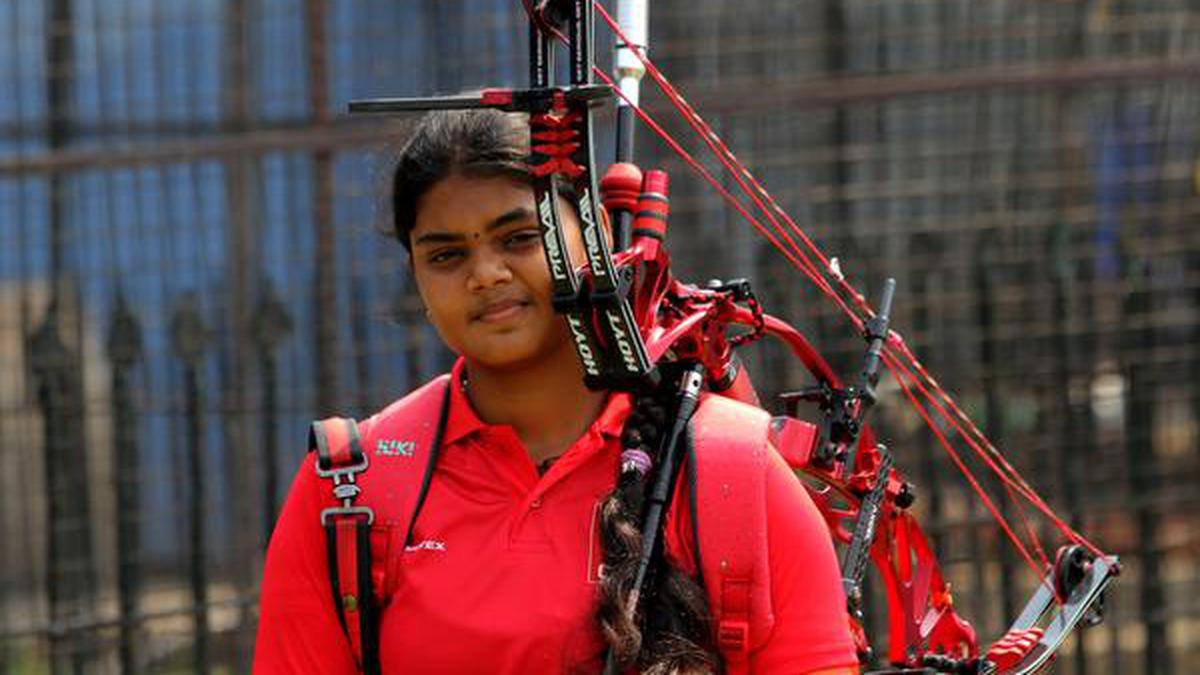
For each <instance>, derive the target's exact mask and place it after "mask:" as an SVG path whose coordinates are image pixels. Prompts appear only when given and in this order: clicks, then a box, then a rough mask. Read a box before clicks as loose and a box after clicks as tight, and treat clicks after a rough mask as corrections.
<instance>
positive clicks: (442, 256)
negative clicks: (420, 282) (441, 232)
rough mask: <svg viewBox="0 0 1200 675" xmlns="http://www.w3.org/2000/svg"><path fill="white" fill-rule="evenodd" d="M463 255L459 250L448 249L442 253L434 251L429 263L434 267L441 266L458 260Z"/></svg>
mask: <svg viewBox="0 0 1200 675" xmlns="http://www.w3.org/2000/svg"><path fill="white" fill-rule="evenodd" d="M461 255H462V251H459V250H457V249H446V250H442V251H434V252H433V253H431V254H430V255H429V262H430V263H432V264H434V265H441V264H445V263H448V262H450V261H452V260H455V259H457V258H458V257H459V256H461Z"/></svg>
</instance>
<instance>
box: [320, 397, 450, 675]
mask: <svg viewBox="0 0 1200 675" xmlns="http://www.w3.org/2000/svg"><path fill="white" fill-rule="evenodd" d="M448 381H449V378H448V377H446V376H442V377H439V378H437V379H435V380H433V381H432V382H430V383H428V384H426V385H425V386H423V387H421V388H420V389H418V390H416V391H414V392H412V393H411V394H409V395H408V396H405V397H404V398H403V399H401V400H400V401H397V402H396V403H393V404H392V405H391V406H389V407H388V408H387V409H385V410H384V411H383V412H381V413H379V414H377V415H375V416H373V417H371V418H370V419H369V420H365V421H364V422H363V424H362V425H361V426H362V429H363V430H364V434H363V436H364V437H360V434H359V428H360V427H359V425H358V424H356V423H355V422H354V420H351V419H346V418H337V417H331V418H328V419H325V420H320V421H318V422H313V424H312V430H311V432H310V435H309V450H310V452H315V453H316V461H315V468H316V471H317V475H318V476H320V477H321V478H325V479H327V480H330V481H332V483H333V485H332V488H333V500H334V503H335V504H336V505H334V506H330V507H328V508H326V509H324V510H322V511H321V525H322V527H323V528H324V529H325V537H326V545H327V550H328V561H329V577H330V586H331V587H332V589H333V600H334V605H335V606H336V607H337V609H338V617H339V619H340V620H341V624H342V628H343V630H345V631H346V636H347V638H348V640H349V642H350V647H351V649H352V651H353V652H354V658H355V662H356V663H357V664H358V669H359V672H361V673H365V674H366V675H378V673H379V672H380V666H379V633H378V631H379V618H378V616H377V614H378V612H379V610H380V609H381V603H380V602H379V598H380V596H381V595H383V594H386V593H388V591H389V588H388V576H389V575H388V574H387V571H388V568H389V560H388V558H389V557H398V556H399V553H398V552H396V553H394V554H392V555H391V556H389V555H388V551H387V548H386V543H385V546H384V549H383V551H382V552H377V553H376V554H375V555H374V556H373V555H372V539H371V530H372V526H373V525H375V524H376V523H379V525H381V526H383V529H384V537H385V539H388V538H390V537H388V533H390V531H392V530H393V529H395V528H397V527H403V528H404V530H403V531H404V533H405V534H404V539H403V540H402V541H403V542H404V543H405V544H407V543H408V542H409V540H410V538H411V537H412V530H413V525H414V524H415V523H416V519H417V514H418V513H419V512H420V510H421V506H422V505H423V504H424V502H425V497H426V496H427V494H428V492H429V485H430V483H431V482H432V479H433V472H434V469H435V467H436V464H437V455H438V452H439V450H440V447H441V440H442V434H443V432H444V430H445V424H446V418H447V413H448V411H449V403H450V387H449V386H447V384H448ZM364 441H366V442H365V443H364ZM364 445H365V448H366V449H364ZM372 460H373V461H374V462H375V464H376V467H375V470H374V471H372V472H370V473H367V468H368V467H369V466H370V465H371V463H372ZM372 487H374V488H375V489H371V488H372ZM377 529H378V528H377ZM380 553H382V555H381V554H380Z"/></svg>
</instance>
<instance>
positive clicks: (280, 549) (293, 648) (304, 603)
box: [254, 456, 357, 675]
mask: <svg viewBox="0 0 1200 675" xmlns="http://www.w3.org/2000/svg"><path fill="white" fill-rule="evenodd" d="M310 462H311V460H310V459H309V457H308V456H306V457H305V459H304V461H303V462H301V465H300V470H299V471H297V473H296V477H295V479H294V480H293V481H292V487H291V489H290V490H289V492H288V498H287V502H286V503H285V504H284V507H283V511H282V512H281V513H280V515H279V520H278V521H277V522H276V523H275V530H274V531H273V532H272V534H271V543H270V545H269V546H268V548H267V561H266V566H265V569H264V572H263V582H262V591H261V594H260V598H259V622H258V637H257V640H256V643H255V648H254V673H255V675H293V674H295V675H301V674H305V675H307V674H311V673H323V674H327V675H356V673H357V669H356V667H355V663H354V657H353V655H352V654H351V651H350V644H349V641H348V639H347V637H346V634H345V633H344V632H343V631H342V626H341V623H340V621H339V619H338V616H337V610H336V608H335V607H334V604H333V596H332V593H333V591H332V589H331V586H330V581H329V563H328V559H327V557H326V546H325V531H324V529H323V528H322V527H321V523H320V517H321V509H322V507H323V503H322V499H321V489H322V488H324V487H325V486H324V485H322V483H324V482H325V481H322V480H321V479H320V478H318V477H317V475H316V472H315V471H314V470H313V467H312V465H311V463H310Z"/></svg>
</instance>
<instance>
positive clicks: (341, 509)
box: [321, 506, 375, 527]
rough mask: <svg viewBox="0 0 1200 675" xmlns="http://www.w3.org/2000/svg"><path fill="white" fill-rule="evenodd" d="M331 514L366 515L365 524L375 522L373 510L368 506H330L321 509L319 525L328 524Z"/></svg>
mask: <svg viewBox="0 0 1200 675" xmlns="http://www.w3.org/2000/svg"><path fill="white" fill-rule="evenodd" d="M332 516H366V517H367V525H371V524H372V523H374V522H375V512H374V511H372V510H371V507H369V506H331V507H329V508H327V509H322V510H321V526H322V527H325V526H326V525H328V524H329V518H330V517H332Z"/></svg>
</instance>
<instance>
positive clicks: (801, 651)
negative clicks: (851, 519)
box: [255, 111, 857, 675]
mask: <svg viewBox="0 0 1200 675" xmlns="http://www.w3.org/2000/svg"><path fill="white" fill-rule="evenodd" d="M527 151H528V131H527V125H526V124H525V123H524V121H523V119H521V118H520V117H516V116H511V115H505V114H501V113H497V112H492V111H471V112H454V113H433V114H430V115H429V116H427V117H426V118H425V119H424V120H423V121H422V122H421V124H420V125H419V126H418V128H417V129H416V131H415V133H414V135H413V137H412V138H411V140H410V141H409V142H408V144H407V145H406V147H405V148H404V149H403V151H402V152H401V156H400V159H399V162H398V164H397V167H396V171H395V176H394V181H393V185H392V189H393V194H392V202H393V210H394V217H395V234H396V236H397V237H398V238H399V240H400V242H401V243H402V244H403V245H404V246H405V247H406V248H407V249H408V252H409V254H410V258H409V259H410V262H411V272H412V274H413V278H414V279H415V281H416V284H417V288H418V290H419V292H420V296H421V298H422V300H423V301H424V303H425V307H426V312H427V314H428V316H429V320H430V321H431V322H432V324H433V325H434V326H435V327H436V329H437V331H438V332H439V334H440V335H441V337H442V339H443V340H445V342H446V344H447V345H448V346H449V347H450V348H451V349H452V350H454V351H455V352H456V353H457V354H458V355H459V357H460V358H459V359H458V362H457V363H456V364H455V366H454V368H453V371H452V373H451V377H450V378H449V380H448V382H449V383H448V385H446V386H447V387H448V388H449V390H448V394H447V396H448V397H449V398H448V401H449V402H448V408H447V412H446V413H445V419H444V420H442V423H443V425H444V429H443V433H442V434H441V439H440V444H439V454H438V456H437V460H436V464H435V465H434V466H435V468H434V472H433V474H432V480H431V481H430V482H429V487H428V493H427V498H426V500H425V502H424V506H423V508H422V509H421V510H420V512H419V516H418V517H417V519H416V520H415V524H414V526H413V527H414V529H413V532H412V536H411V537H409V538H408V541H407V542H404V543H405V544H406V545H404V546H395V545H390V546H389V545H379V546H374V548H375V557H376V559H375V560H374V561H373V564H374V565H376V566H377V567H380V568H382V569H384V570H385V572H386V574H385V576H386V577H387V580H386V581H385V582H384V584H383V585H384V591H385V592H384V593H383V598H382V602H383V607H382V608H381V611H380V616H379V622H380V623H379V634H380V649H379V657H380V660H381V663H382V670H383V672H384V673H401V672H404V673H418V672H430V673H562V672H591V673H595V672H599V671H600V670H601V668H602V666H603V659H604V654H605V653H606V652H607V651H608V650H610V649H611V650H612V651H613V654H614V656H615V658H616V659H617V662H618V663H619V664H620V666H621V670H622V672H631V671H640V672H656V673H672V672H678V673H700V672H720V671H721V670H722V668H723V664H722V660H721V656H720V652H719V650H718V645H717V640H716V638H715V636H714V634H713V633H714V629H713V626H714V623H713V620H714V617H713V616H711V611H710V609H709V607H710V604H711V603H710V602H709V600H708V598H707V597H706V593H705V590H704V587H703V586H702V583H701V582H700V580H698V579H697V573H698V569H697V565H696V564H695V563H694V561H695V560H696V559H697V556H696V554H697V553H699V555H700V556H701V557H702V556H703V553H704V552H703V551H698V552H697V551H696V550H695V547H696V544H695V537H694V536H693V535H694V534H695V533H696V531H697V530H696V529H695V527H694V525H695V523H693V522H691V516H690V515H689V514H690V511H689V509H688V508H687V506H686V502H685V500H686V498H687V497H686V496H680V495H681V493H680V492H678V491H677V493H676V499H675V503H674V504H673V505H672V507H671V509H670V512H669V513H670V515H669V517H668V521H667V525H666V528H665V537H666V539H665V551H666V552H665V562H666V570H667V571H666V572H665V573H660V574H658V575H656V576H655V577H654V578H655V579H656V582H655V584H654V587H653V588H651V589H649V590H648V592H647V593H645V594H644V595H643V600H642V602H641V604H640V607H641V611H640V612H638V613H634V612H633V611H632V610H631V608H630V606H629V605H630V597H629V594H628V593H627V590H628V589H629V588H630V585H631V584H630V579H631V577H632V575H633V574H634V569H635V566H636V560H637V552H638V551H639V550H640V541H641V540H640V534H639V529H638V528H639V522H638V519H637V516H636V514H637V512H638V510H639V505H640V503H641V500H642V495H643V491H644V485H645V481H644V474H645V473H646V471H647V468H646V467H645V466H637V464H638V462H636V461H634V462H630V461H627V460H628V459H629V458H630V456H631V455H630V454H628V452H626V454H624V455H623V452H624V451H623V447H624V448H625V449H626V450H628V448H630V447H634V446H637V445H638V444H639V443H643V442H645V439H643V438H642V435H643V434H644V433H645V432H647V431H648V428H647V424H649V426H651V427H653V426H654V423H655V422H656V421H660V420H657V418H658V417H660V416H661V415H660V411H659V409H658V408H656V407H655V404H654V402H653V401H651V400H650V399H651V398H652V397H644V398H645V399H646V400H637V401H635V400H632V399H631V397H630V396H629V395H626V394H619V393H608V392H596V391H589V390H588V389H587V388H586V387H584V385H583V373H582V367H581V365H580V363H579V360H578V357H577V356H576V354H575V351H574V347H573V344H572V340H571V335H570V332H569V329H568V327H567V325H566V323H565V321H564V320H563V318H562V317H561V316H560V315H558V314H555V312H554V310H553V308H552V306H551V303H550V279H549V273H548V270H547V267H546V262H545V259H544V257H543V253H542V248H541V245H542V244H541V236H540V231H539V226H538V220H537V217H536V211H535V206H534V198H533V192H532V189H531V188H530V185H529V181H528V169H527V167H526V165H525V164H524V161H525V158H526V154H527ZM561 210H562V212H563V213H564V215H565V217H566V221H567V223H566V228H567V230H568V231H569V233H570V246H571V249H572V250H571V257H572V259H574V260H577V261H578V260H583V259H584V252H583V250H582V242H581V239H580V236H579V229H578V222H577V220H576V219H575V218H574V216H573V214H572V213H571V210H570V207H569V204H568V203H567V200H565V199H564V200H563V205H562V209H561ZM707 400H709V399H702V400H701V409H702V410H703V409H704V406H705V405H710V404H709V403H706V401H707ZM423 423H429V424H432V423H433V422H432V421H424V422H423ZM635 454H636V453H635ZM371 460H372V464H373V465H375V464H378V463H380V462H384V461H397V458H394V457H379V456H373V457H371ZM399 461H403V458H400V460H399ZM699 461H700V462H701V463H703V459H702V458H701V459H700V460H699ZM372 468H374V466H373V467H372ZM368 473H369V471H368ZM327 483H328V481H324V480H322V479H320V478H318V477H317V476H316V473H315V471H314V468H313V463H312V460H311V459H306V461H305V462H304V463H303V465H302V466H301V468H300V471H299V473H298V474H297V477H296V479H295V482H294V483H293V486H292V489H291V492H290V494H289V497H288V500H287V504H286V506H285V508H284V510H283V512H282V514H281V516H280V519H279V522H278V524H277V526H276V529H275V533H274V535H273V537H272V540H271V546H270V550H269V552H268V555H267V564H266V571H265V576H264V580H263V586H262V596H261V618H260V627H259V634H258V646H257V650H256V656H255V672H256V673H263V674H265V673H345V674H347V675H350V674H352V673H354V672H355V670H356V665H355V661H354V658H353V653H352V650H351V648H350V646H349V642H348V641H347V637H346V634H345V632H344V631H343V629H342V627H341V625H340V624H339V615H338V611H337V609H336V608H335V602H334V600H333V596H332V591H331V582H330V576H329V575H330V571H329V563H328V562H327V560H328V555H327V550H326V541H325V532H324V530H323V528H322V526H321V523H320V512H321V510H322V509H323V508H325V507H326V506H329V505H330V502H331V498H330V497H329V494H328V493H329V488H328V485H327ZM371 489H372V490H376V491H378V490H380V487H379V486H377V485H376V486H372V488H371ZM684 491H686V489H685V490H684ZM762 500H764V501H765V504H764V505H763V506H764V508H765V510H766V514H767V515H766V521H765V522H766V529H767V533H766V534H767V536H766V542H767V544H766V547H765V550H764V551H763V555H765V556H766V557H767V559H768V561H769V572H770V596H771V605H772V611H773V618H774V621H773V627H772V629H771V630H770V634H769V635H767V636H765V637H764V639H763V640H761V641H759V644H755V645H753V648H752V650H751V651H750V653H749V655H748V658H747V663H746V664H745V665H746V666H748V669H749V670H750V671H751V672H760V673H815V672H820V673H848V672H857V671H856V667H855V664H856V659H855V652H854V647H853V643H852V640H851V637H850V633H849V627H848V626H849V624H848V621H847V617H846V612H845V600H844V598H843V597H842V594H841V590H840V589H841V583H840V575H839V572H838V568H837V562H836V560H835V557H834V551H833V548H832V545H831V543H830V538H829V534H828V532H827V529H826V526H825V523H824V521H823V520H822V518H821V516H820V515H819V513H818V512H817V510H816V508H815V506H814V505H813V503H812V502H811V500H810V499H809V497H808V495H807V494H806V492H805V490H804V488H803V487H802V486H801V484H800V483H799V482H798V481H797V480H796V479H795V477H794V476H792V475H791V474H790V472H789V470H788V469H787V467H786V466H785V465H784V464H783V462H782V461H774V462H772V463H769V465H768V468H767V475H766V478H765V489H764V490H763V492H762ZM376 525H377V526H379V523H377V524H376ZM373 536H374V535H373ZM377 543H378V542H375V541H373V545H374V544H377ZM393 543H394V540H393ZM380 557H382V558H384V560H379V558H380Z"/></svg>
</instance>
